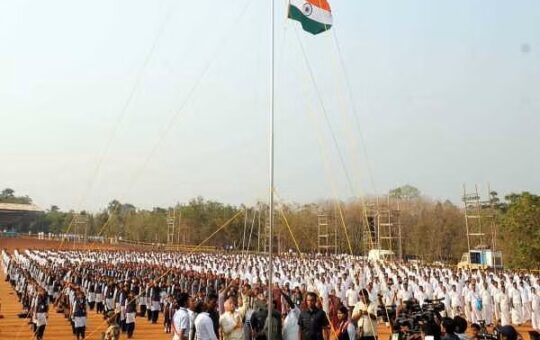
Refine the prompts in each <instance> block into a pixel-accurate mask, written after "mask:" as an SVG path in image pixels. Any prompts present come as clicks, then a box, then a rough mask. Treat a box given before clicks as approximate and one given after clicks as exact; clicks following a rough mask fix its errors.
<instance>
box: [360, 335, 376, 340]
mask: <svg viewBox="0 0 540 340" xmlns="http://www.w3.org/2000/svg"><path fill="white" fill-rule="evenodd" d="M360 340H377V337H375V336H362V337H360Z"/></svg>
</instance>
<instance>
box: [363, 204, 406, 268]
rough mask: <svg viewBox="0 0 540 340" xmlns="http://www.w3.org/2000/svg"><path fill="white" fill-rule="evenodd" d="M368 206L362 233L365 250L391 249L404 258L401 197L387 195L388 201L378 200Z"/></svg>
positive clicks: (400, 257)
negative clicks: (393, 197) (394, 197)
mask: <svg viewBox="0 0 540 340" xmlns="http://www.w3.org/2000/svg"><path fill="white" fill-rule="evenodd" d="M393 201H394V202H393ZM367 208H368V209H367V212H366V221H365V222H364V223H365V226H364V232H363V233H362V238H363V244H364V251H365V252H366V253H368V252H369V251H370V250H372V249H380V250H391V251H393V252H394V253H395V254H396V256H397V257H398V258H399V259H402V258H403V249H402V243H401V239H402V237H401V229H402V225H401V219H400V217H401V212H400V206H399V199H391V198H390V196H387V198H386V202H384V201H383V202H379V201H378V202H377V203H376V204H371V205H369V206H368V207H367Z"/></svg>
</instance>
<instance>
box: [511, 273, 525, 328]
mask: <svg viewBox="0 0 540 340" xmlns="http://www.w3.org/2000/svg"><path fill="white" fill-rule="evenodd" d="M509 293H510V298H511V300H512V324H514V325H518V326H519V325H521V323H522V322H523V321H522V317H523V315H522V311H523V310H522V307H523V304H522V302H521V292H520V291H519V289H518V287H517V284H516V283H515V282H514V284H513V288H512V290H511V291H510V292H509Z"/></svg>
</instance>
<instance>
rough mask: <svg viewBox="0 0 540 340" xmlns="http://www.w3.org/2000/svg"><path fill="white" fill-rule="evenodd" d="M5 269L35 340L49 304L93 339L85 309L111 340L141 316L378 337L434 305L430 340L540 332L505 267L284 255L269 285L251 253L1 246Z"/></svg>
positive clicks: (262, 264) (255, 332)
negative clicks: (411, 308) (493, 330)
mask: <svg viewBox="0 0 540 340" xmlns="http://www.w3.org/2000/svg"><path fill="white" fill-rule="evenodd" d="M2 267H3V271H4V274H5V277H6V280H8V281H9V282H10V283H11V285H12V286H13V289H14V290H15V291H16V293H17V296H18V297H19V300H20V302H21V304H22V308H23V312H22V314H23V315H26V316H27V317H28V318H29V319H30V320H31V323H32V326H33V327H34V334H35V337H36V339H38V340H40V339H43V338H44V334H45V328H46V325H47V315H48V313H50V312H51V311H50V309H54V311H55V312H59V313H64V315H65V318H66V320H67V322H69V323H70V324H71V327H72V330H73V334H74V337H75V338H76V339H84V338H85V336H86V326H87V316H88V313H100V314H103V316H104V318H105V319H106V320H107V321H108V323H109V327H108V328H107V329H105V330H104V333H103V335H102V338H103V339H106V340H107V339H109V340H110V339H118V337H119V335H120V334H121V333H125V334H126V336H127V338H132V337H133V336H134V333H135V329H136V327H135V325H136V323H138V322H142V321H143V320H145V322H150V323H154V324H156V323H159V324H162V325H163V332H165V333H169V334H170V336H171V338H172V339H173V340H186V339H190V340H191V339H201V340H214V339H224V340H229V339H231V340H241V339H243V340H252V339H257V340H263V339H267V334H268V332H269V331H270V332H271V334H272V339H287V340H289V339H295V340H296V339H302V340H311V339H314V340H322V339H339V340H352V339H364V340H374V339H376V338H377V336H378V334H377V329H378V325H380V327H389V326H392V325H393V324H394V321H395V320H397V319H399V314H400V313H402V314H404V313H405V312H404V311H405V309H406V306H407V305H408V304H410V303H411V302H415V303H417V304H418V305H420V306H422V305H424V304H425V303H430V302H432V301H433V300H439V301H440V303H441V305H442V306H443V307H442V310H441V311H440V319H439V320H438V321H437V325H440V329H441V330H442V333H440V332H439V331H435V330H431V331H430V334H427V335H428V336H432V337H433V338H434V339H435V340H438V339H444V340H451V339H454V338H453V337H452V336H453V333H454V331H455V328H456V327H455V326H456V324H459V322H458V320H466V322H465V327H467V322H468V323H469V324H472V325H473V326H472V329H473V330H478V324H482V325H483V324H485V325H487V326H495V325H498V326H499V327H501V326H509V325H514V326H517V325H522V324H524V323H526V322H528V321H531V323H532V327H533V328H534V329H538V328H539V327H540V295H539V284H540V280H539V278H538V277H537V276H535V275H533V274H519V273H513V272H508V271H504V272H503V271H501V272H497V273H495V272H487V271H466V270H457V269H453V268H449V267H441V266H422V265H418V264H414V265H412V264H405V263H397V262H392V263H382V262H376V263H374V262H368V261H367V260H365V259H364V258H361V257H357V256H350V255H331V256H323V255H296V254H283V255H282V256H276V257H275V258H274V262H273V268H274V271H275V274H274V277H273V280H272V281H273V285H272V287H271V289H270V290H269V289H268V268H269V265H268V259H267V257H264V256H259V255H251V254H249V255H248V254H233V253H226V254H207V253H196V254H184V253H175V252H142V251H141V252H137V251H76V250H73V251H54V250H24V251H21V252H19V251H14V252H13V253H12V254H10V253H7V252H6V251H2ZM269 291H271V299H270V298H269V296H268V295H269V294H268V293H269ZM269 301H271V305H272V314H271V317H270V318H269V317H268V314H269V310H268V305H269ZM391 310H394V311H395V312H396V313H390V312H389V311H391ZM401 326H404V327H405V328H407V327H410V326H411V325H410V324H405V325H403V324H402V325H401ZM462 328H463V327H462ZM503 328H504V327H503ZM402 331H403V330H402ZM423 331H425V330H423ZM464 331H465V330H464V329H461V331H460V332H457V333H464ZM405 333H406V332H405ZM424 335H426V334H424ZM445 337H446V338H445ZM510 340H511V339H510Z"/></svg>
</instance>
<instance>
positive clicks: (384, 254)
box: [368, 249, 396, 261]
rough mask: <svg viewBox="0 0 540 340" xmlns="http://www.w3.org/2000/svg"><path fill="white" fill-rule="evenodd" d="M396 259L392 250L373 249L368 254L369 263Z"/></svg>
mask: <svg viewBox="0 0 540 340" xmlns="http://www.w3.org/2000/svg"><path fill="white" fill-rule="evenodd" d="M395 257H396V254H394V252H393V251H391V250H385V249H371V250H370V251H369V253H368V260H369V261H393V260H394V259H395Z"/></svg>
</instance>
